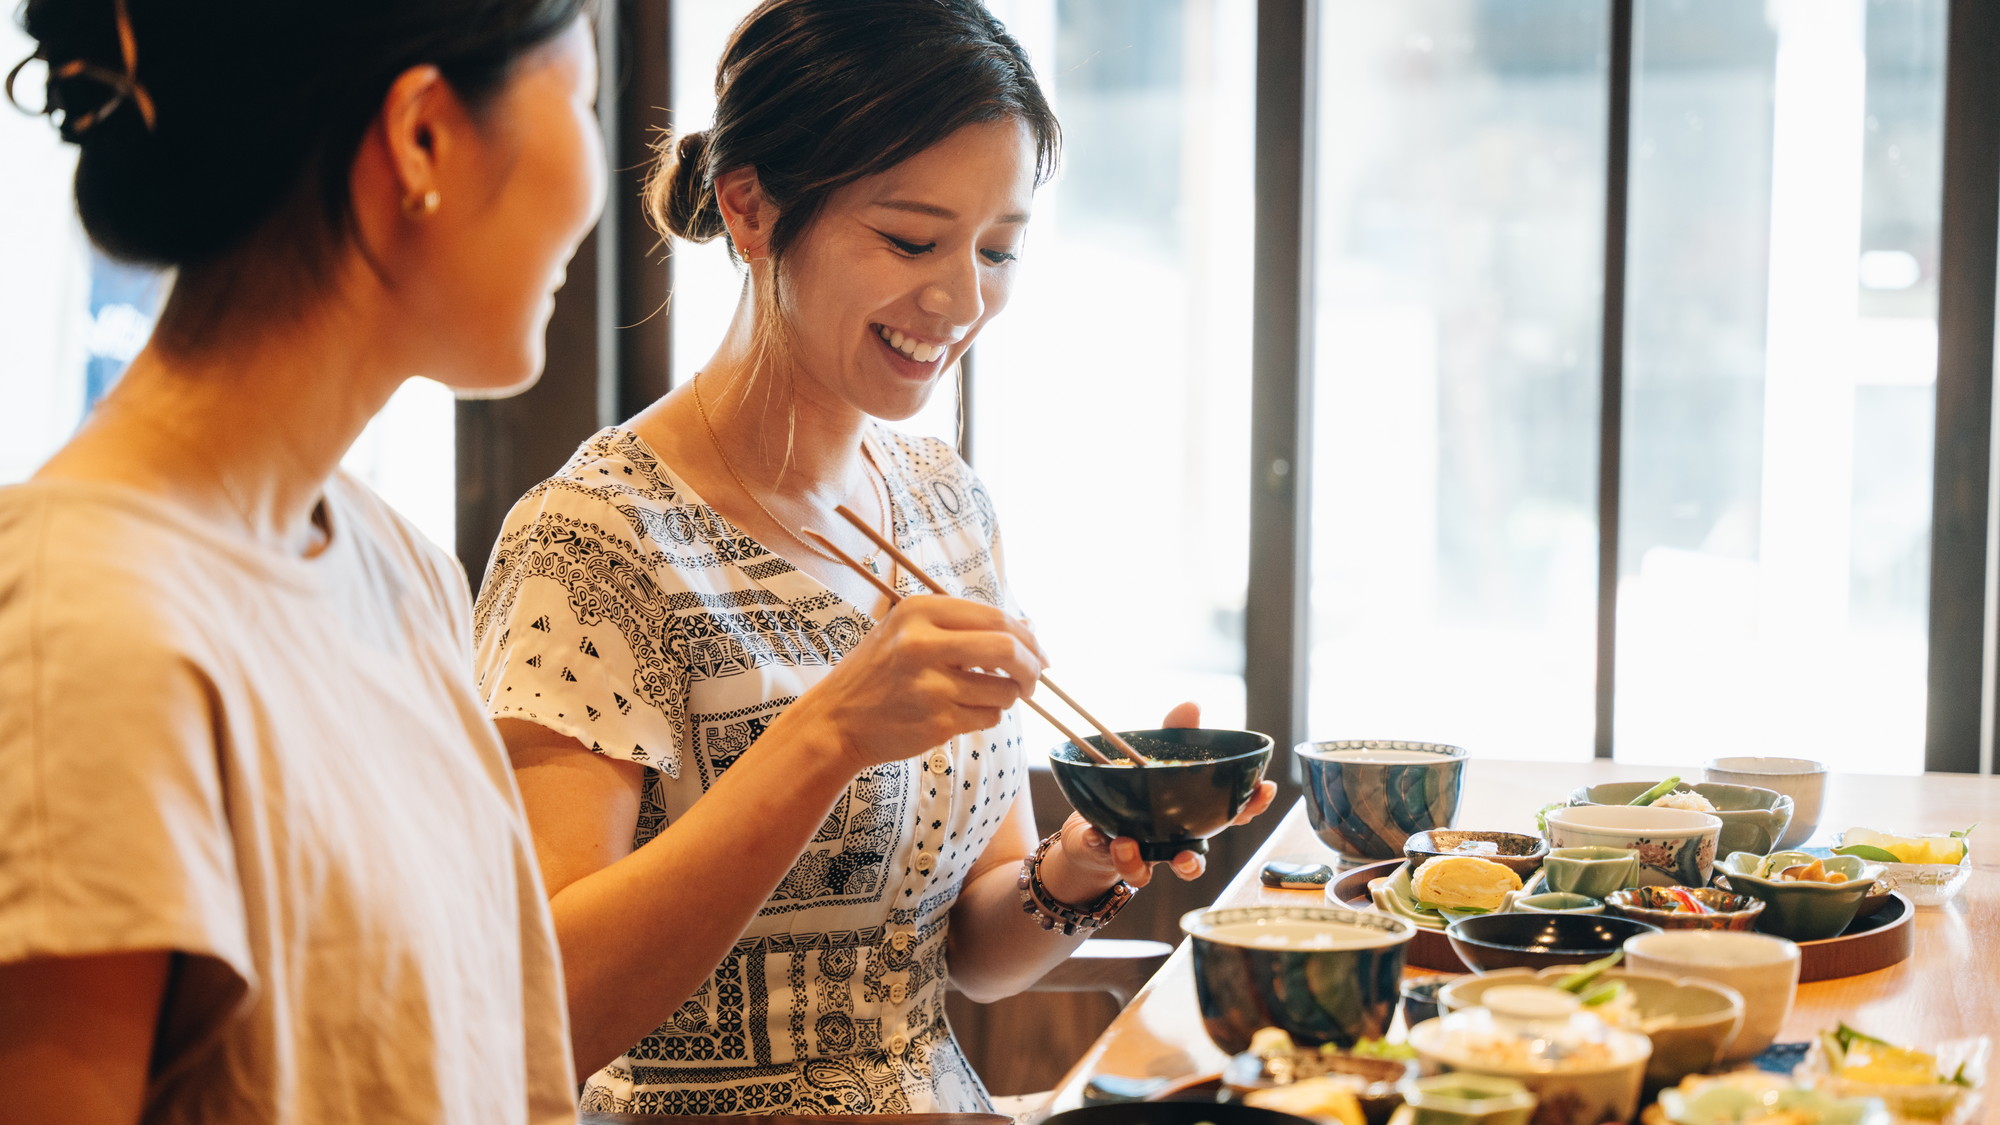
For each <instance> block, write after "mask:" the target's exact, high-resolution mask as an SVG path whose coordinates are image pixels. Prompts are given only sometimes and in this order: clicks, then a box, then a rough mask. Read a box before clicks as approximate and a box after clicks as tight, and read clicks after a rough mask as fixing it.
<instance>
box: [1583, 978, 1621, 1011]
mask: <svg viewBox="0 0 2000 1125" xmlns="http://www.w3.org/2000/svg"><path fill="white" fill-rule="evenodd" d="M1624 991H1625V982H1624V981H1622V980H1614V981H1606V982H1605V983H1603V984H1600V985H1598V986H1597V987H1596V988H1593V989H1591V990H1590V991H1588V992H1586V993H1584V994H1583V1006H1584V1007H1586V1008H1595V1007H1598V1006H1599V1005H1603V1004H1609V1003H1610V1002H1611V1001H1613V1000H1616V999H1618V997H1619V995H1620V994H1621V993H1623V992H1624Z"/></svg>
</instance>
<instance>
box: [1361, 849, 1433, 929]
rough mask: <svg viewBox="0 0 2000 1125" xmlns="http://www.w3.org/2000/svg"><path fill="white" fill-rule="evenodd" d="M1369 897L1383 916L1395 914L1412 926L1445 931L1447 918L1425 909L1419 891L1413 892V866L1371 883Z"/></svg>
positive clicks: (1369, 882) (1369, 883)
mask: <svg viewBox="0 0 2000 1125" xmlns="http://www.w3.org/2000/svg"><path fill="white" fill-rule="evenodd" d="M1368 898H1369V901H1371V902H1373V903H1374V904H1375V909H1377V910H1380V911H1381V912H1382V913H1384V914H1393V915H1395V916H1396V917H1398V918H1401V919H1403V920H1404V921H1406V922H1408V923H1410V924H1411V925H1413V926H1417V927H1420V928H1422V929H1426V930H1437V931H1440V932H1442V931H1443V930H1444V928H1445V925H1446V922H1447V919H1445V918H1444V917H1442V916H1441V915H1439V914H1438V912H1437V911H1435V910H1426V909H1424V908H1423V907H1421V906H1418V905H1417V896H1416V892H1415V891H1413V890H1411V889H1410V865H1409V864H1408V863H1407V862H1405V863H1403V864H1401V865H1400V866H1398V867H1397V868H1396V869H1395V870H1394V871H1391V872H1390V873H1389V874H1387V875H1385V876H1383V877H1382V878H1380V879H1370V880H1368Z"/></svg>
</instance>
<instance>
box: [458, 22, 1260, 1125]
mask: <svg viewBox="0 0 2000 1125" xmlns="http://www.w3.org/2000/svg"><path fill="white" fill-rule="evenodd" d="M716 90H717V106H716V116H715V122H714V124H713V126H711V127H710V128H709V129H707V130H702V131H699V132H695V133H691V134H689V135H687V136H684V137H682V138H680V139H679V140H678V142H677V144H676V145H675V146H674V147H673V148H672V149H671V150H670V151H669V152H668V153H667V154H666V156H665V159H664V161H663V163H662V165H661V167H660V169H659V170H658V174H657V177H656V183H655V190H654V192H653V195H652V199H651V203H652V204H653V211H654V217H655V220H656V223H657V225H658V226H659V227H660V228H661V229H662V230H663V231H667V232H671V233H672V234H675V235H678V236H681V237H684V238H689V239H693V240H698V241H706V240H709V239H714V238H719V237H726V238H727V240H728V245H729V247H730V249H731V250H732V251H733V252H734V254H735V255H736V256H737V257H738V258H739V259H740V260H741V261H742V262H743V263H744V264H745V270H746V274H747V277H746V279H745V280H746V283H745V285H744V288H743V293H742V297H741V299H740V302H739V304H738V306H737V311H736V316H735V319H734V321H733V322H732V323H731V324H730V325H729V326H728V327H727V330H726V331H724V332H722V334H721V335H722V339H721V343H720V346H719V347H718V349H717V351H716V353H715V355H714V356H713V358H711V359H710V361H709V362H708V363H707V364H706V365H705V366H704V367H703V368H702V370H701V372H700V373H699V375H697V376H696V377H694V378H693V379H691V380H690V381H689V382H688V383H687V385H685V386H682V387H681V388H679V389H677V390H676V391H674V392H673V393H671V394H669V395H667V396H666V397H665V398H663V399H661V400H660V401H659V402H657V403H655V404H654V405H652V406H651V407H649V408H647V409H646V410H643V411H641V412H640V413H639V415H638V416H637V417H635V418H633V419H632V420H631V421H630V422H629V423H627V424H626V425H624V426H617V427H612V428H610V429H607V430H606V431H604V432H603V433H600V434H599V435H597V436H596V437H594V438H592V439H591V440H590V441H589V442H587V443H586V444H585V445H584V447H583V448H582V449H580V450H579V451H578V452H577V454H576V456H575V457H574V458H572V459H571V461H570V463H569V464H568V465H567V466H566V467H565V468H564V469H563V470H562V472H560V473H558V474H557V475H556V476H554V477H552V478H550V479H549V480H548V481H546V482H544V483H543V484H541V485H539V486H537V487H536V488H535V489H534V490H533V491H532V492H530V493H529V494H528V495H527V496H526V497H525V498H523V499H522V501H521V502H520V503H519V504H517V505H516V506H515V508H514V510H513V512H512V513H511V514H510V515H509V517H508V519H507V522H506V525H505V528H504V529H503V531H502V535H501V539H500V542H499V544H498V545H497V546H496V548H495V552H494V556H493V563H492V567H491V569H490V570H489V572H488V575H487V578H486V581H485V583H484V585H483V587H482V591H481V594H480V601H479V604H478V606H477V608H476V611H475V621H476V627H477V631H478V638H479V643H478V661H479V668H480V676H481V681H480V683H481V688H482V690H483V691H484V694H485V697H486V699H487V702H488V704H489V706H490V707H491V708H492V710H493V713H494V714H495V715H496V716H499V717H500V719H501V730H502V733H503V734H504V735H505V737H506V738H507V741H508V745H509V749H510V750H511V751H512V754H513V758H514V764H515V767H516V769H517V770H518V771H519V777H520V782H521V788H522V794H523V797H524V799H525V801H526V803H527V807H528V813H529V817H530V821H531V823H532V825H533V827H534V831H535V844H536V850H537V852H538V854H539V856H540V859H541V863H542V869H543V874H544V877H545V878H546V879H547V881H548V884H549V888H550V890H551V892H552V893H553V895H554V900H553V901H554V906H555V917H556V926H557V932H558V934H559V936H560V939H561V942H562V947H563V957H564V965H565V972H566V976H567V982H568V984H567V987H568V993H569V1001H570V1018H571V1027H572V1032H573V1034H574V1038H575V1043H576V1062H577V1065H578V1070H579V1073H581V1074H586V1075H589V1077H588V1079H587V1081H586V1089H585V1095H584V1104H585V1108H587V1109H635V1110H642V1111H655V1110H660V1111H667V1112H677V1113H710V1114H727V1113H826V1112H848V1113H871V1114H881V1113H913V1112H928V1111H972V1110H983V1109H988V1108H990V1103H989V1100H988V1098H987V1096H986V1092H985V1090H984V1089H983V1088H982V1087H981V1085H980V1083H979V1079H978V1077H977V1075H975V1074H973V1073H972V1071H971V1069H970V1067H969V1066H968V1065H967V1064H966V1061H965V1058H964V1055H963V1054H962V1053H961V1052H960V1051H959V1050H958V1047H957V1045H956V1043H955V1041H954V1040H953V1039H952V1036H951V1033H950V1030H949V1028H948V1026H947V1025H946V1022H945V1018H944V992H945V985H946V981H947V979H949V980H950V981H952V982H953V983H955V984H957V985H958V986H959V987H960V988H961V989H962V990H963V991H964V992H965V993H966V994H968V995H970V996H972V997H974V998H979V999H987V998H993V997H998V996H1003V995H1006V994H1008V993H1011V992H1015V991H1018V990H1019V989H1021V988H1023V987H1026V986H1027V985H1029V984H1031V983H1032V982H1033V981H1034V980H1036V979H1037V978H1038V977H1039V976H1041V975H1042V974H1043V973H1044V972H1045V971H1047V970H1048V969H1049V968H1050V967H1051V966H1053V965H1055V964H1056V963H1057V962H1059V961H1060V960H1061V959H1062V958H1064V957H1065V956H1067V955H1068V954H1069V952H1070V951H1071V950H1072V949H1073V948H1074V947H1075V945H1076V943H1077V942H1078V941H1080V940H1081V938H1082V935H1083V933H1084V932H1087V930H1088V928H1089V927H1090V926H1091V925H1093V924H1095V923H1097V922H1100V921H1102V920H1103V919H1104V918H1105V917H1106V916H1107V915H1108V914H1109V913H1110V911H1111V910H1112V909H1114V908H1115V906H1116V905H1117V904H1118V903H1119V902H1121V901H1122V898H1123V895H1124V894H1125V893H1126V888H1125V887H1122V886H1121V885H1120V883H1121V879H1122V880H1123V881H1124V882H1125V883H1128V884H1132V885H1140V884H1144V883H1145V882H1146V880H1147V879H1148V877H1149V875H1150V874H1151V870H1150V866H1149V865H1148V864H1146V863H1144V862H1142V861H1141V860H1140V858H1139V856H1138V854H1137V847H1136V844H1135V842H1134V841H1132V840H1118V841H1108V840H1106V839H1104V838H1103V837H1102V836H1101V835H1099V834H1098V833H1097V832H1095V831H1094V830H1092V829H1090V828H1089V827H1088V826H1086V825H1085V824H1084V823H1083V822H1082V820H1081V819H1080V818H1074V817H1073V818H1071V819H1070V821H1069V823H1068V824H1066V825H1065V826H1064V827H1063V829H1062V830H1061V831H1060V832H1058V833H1056V834H1054V835H1052V836H1051V837H1049V839H1048V840H1047V841H1045V842H1043V843H1042V844H1040V845H1038V844H1037V842H1036V835H1037V833H1036V830H1035V823H1034V817H1033V813H1032V810H1031V809H1030V808H1029V806H1028V802H1027V801H1026V800H1024V799H1022V793H1023V790H1024V788H1025V786H1024V784H1023V783H1024V781H1025V778H1024V771H1025V769H1026V763H1027V761H1028V759H1029V757H1030V754H1031V752H1032V751H1038V750H1040V749H1042V748H1040V747H1024V746H1023V745H1022V737H1021V733H1020V730H1019V728H1018V726H1017V724H1016V722H1015V719H1014V707H1015V705H1016V704H1017V703H1018V702H1019V700H1020V699H1021V698H1022V697H1023V696H1025V695H1027V694H1028V693H1029V692H1031V691H1033V690H1034V685H1035V682H1036V678H1037V676H1038V674H1039V673H1040V672H1041V670H1042V667H1043V664H1044V662H1045V657H1044V655H1043V653H1042V651H1041V650H1040V648H1039V647H1038V646H1037V645H1036V643H1035V639H1034V637H1033V636H1032V635H1031V633H1030V632H1029V630H1028V628H1027V627H1026V626H1025V625H1024V624H1023V623H1022V621H1021V620H1020V618H1019V616H1018V613H1017V611H1016V610H1015V607H1014V606H1013V604H1012V600H1011V598H1010V597H1009V595H1008V591H1007V586H1006V575H1005V571H1004V567H1003V566H1002V562H1001V551H1000V538H999V533H998V526H997V522H996V520H995V518H994V513H993V508H992V505H991V504H990V503H989V502H988V499H987V494H986V491H985V489H984V487H983V486H981V485H980V483H979V481H978V479H977V478H976V477H974V476H973V475H972V473H971V471H970V470H969V468H968V467H967V466H966V465H965V464H964V463H963V462H962V461H960V460H959V459H958V457H957V456H956V455H955V454H954V453H953V452H952V451H951V450H950V449H949V448H948V447H946V446H944V445H943V444H942V443H939V442H936V441H926V440H918V439H914V438H910V437H907V436H903V435H900V434H897V433H896V432H895V431H894V430H892V429H890V428H889V427H888V426H887V425H885V424H884V422H892V421H896V420H899V419H904V418H908V417H910V416H911V415H912V414H915V413H916V412H917V410H918V409H919V408H920V407H921V406H922V405H923V404H924V402H925V400H926V399H927V398H928V397H929V396H930V395H931V394H932V393H933V392H934V391H935V390H936V388H937V386H938V384H939V382H940V381H941V380H942V379H943V378H945V377H946V375H945V373H946V372H948V371H950V370H951V368H952V366H953V364H955V363H956V362H957V360H958V359H959V357H960V356H962V355H963V354H964V352H965V350H966V348H967V347H968V346H970V345H971V343H972V341H973V340H974V338H975V337H976V336H977V335H978V334H979V332H980V330H981V328H983V327H984V326H985V324H986V323H987V322H988V321H990V320H991V319H992V318H993V317H994V316H996V315H998V314H999V312H1000V310H1001V309H1002V308H1003V307H1004V306H1005V304H1006V301H1007V297H1008V294H1009V292H1010V290H1011V289H1012V287H1013V284H1014V280H1015V275H1016V272H1017V264H1016V259H1017V258H1019V257H1021V256H1023V254H1024V250H1025V246H1026V243H1027V226H1028V219H1029V212H1030V211H1031V210H1032V209H1033V206H1034V192H1035V188H1036V186H1037V185H1038V184H1039V183H1040V182H1041V181H1042V180H1043V179H1045V178H1046V176H1047V175H1048V174H1049V173H1050V172H1051V171H1052V170H1053V166H1054V160H1055V149H1056V133H1057V128H1056V122H1055V118H1054V116H1053V115H1052V113H1051V112H1050V109H1049V106H1048V103H1047V102H1046V100H1045V99H1044V98H1043V96H1042V93H1041V90H1040V88H1039V86H1038V85H1037V83H1036V80H1035V76H1034V73H1033V71H1032V70H1031V69H1030V68H1029V66H1028V62H1027V59H1026V57H1025V55H1024V54H1023V52H1022V51H1021V48H1020V47H1019V46H1018V45H1017V44H1016V43H1015V42H1014V40H1013V39H1012V38H1011V37H1010V36H1009V35H1008V34H1007V32H1006V30H1005V29H1004V28H1002V27H1001V26H1000V24H999V23H998V21H996V20H994V19H993V17H992V16H991V15H990V14H989V13H987V11H986V10H985V9H984V8H983V7H982V6H981V5H980V4H979V3H977V0H771V2H768V3H765V4H763V5H761V6H759V8H758V9H757V10H756V11H755V12H753V13H751V14H750V16H748V17H747V18H746V19H745V20H744V22H743V24H742V25H741V26H740V27H739V28H738V29H737V31H736V33H735V35H734V36H733V37H732V39H731V41H730V43H729V46H728V48H727V49H726V50H725V52H724V55H723V58H722V61H721V63H720V65H719V66H718V68H717V73H716ZM717 327H718V328H720V327H721V326H717ZM1134 393H1143V391H1142V390H1140V389H1138V388H1135V390H1134ZM840 504H845V505H848V506H849V507H851V508H852V509H853V510H854V511H856V512H858V513H860V514H861V516H862V517H863V518H864V519H866V520H867V521H869V522H870V523H872V524H874V525H875V526H876V527H877V528H879V529H881V531H882V532H883V533H884V534H887V535H890V536H893V538H894V539H895V540H896V541H897V543H898V544H899V546H900V547H901V548H902V549H903V550H904V551H905V552H907V553H908V554H909V555H910V556H912V557H913V558H914V560H915V561H916V562H917V564H918V565H919V566H921V567H922V568H923V569H924V570H925V571H926V572H927V573H929V574H930V575H932V576H933V577H935V578H936V579H937V580H938V581H939V582H940V583H942V584H943V585H944V586H945V587H946V588H947V589H948V590H950V591H951V592H952V594H953V595H955V596H952V597H935V596H924V595H923V587H921V586H920V585H918V584H917V582H916V581H915V580H914V579H913V578H912V576H911V575H910V574H908V573H907V572H905V571H903V570H902V569H901V568H900V567H899V566H897V565H895V564H894V563H893V560H891V559H889V558H887V557H882V556H878V552H877V551H876V550H875V548H874V546H873V545H872V544H871V542H870V541H869V540H867V539H865V538H863V537H862V536H861V535H859V534H857V533H856V531H855V530H854V529H853V528H851V527H850V526H849V525H848V524H847V523H845V522H844V521H843V520H841V519H840V518H839V517H837V516H836V515H835V514H834V513H833V508H834V507H835V506H836V505H840ZM808 529H810V530H811V531H813V532H816V533H818V534H822V535H825V536H827V537H829V538H830V539H831V540H832V541H833V542H835V543H837V544H838V545H839V546H841V547H842V548H843V549H844V550H846V551H847V552H848V553H850V554H851V555H853V556H855V557H856V558H868V557H876V565H877V567H878V568H879V573H880V575H881V576H882V578H883V579H884V580H886V581H894V582H896V583H897V584H898V585H899V586H900V587H901V590H902V592H903V593H904V594H906V595H911V596H909V597H907V598H906V599H905V600H903V601H902V602H901V603H900V604H898V605H897V606H896V607H895V608H894V609H893V610H891V609H890V608H889V605H888V602H887V599H885V598H884V597H883V596H881V595H880V594H879V593H878V591H877V590H876V589H875V588H874V587H873V586H872V585H870V584H869V583H867V582H865V581H864V580H862V579H861V578H859V577H858V576H857V575H856V574H854V573H852V572H851V571H849V570H848V569H847V568H846V567H845V566H843V565H842V564H841V563H839V562H837V561H835V559H834V558H832V557H831V556H830V553H829V552H828V551H826V550H825V549H823V548H821V547H819V546H816V545H815V544H814V543H813V542H812V541H810V540H809V539H808V538H807V537H806V535H805V531H806V530H808ZM1114 569H1115V567H1114ZM1079 580H1080V581H1081V580H1088V577H1087V576H1084V575H1079ZM1106 596H1116V595H1115V592H1109V591H1108V592H1107V595H1106ZM1169 721H1170V722H1175V721H1177V722H1178V723H1180V724H1183V725H1192V724H1193V723H1194V721H1195V715H1194V714H1193V709H1192V708H1182V709H1180V710H1178V711H1177V713H1176V714H1175V715H1173V716H1172V717H1171V718H1170V720H1169ZM1269 800H1270V793H1269V790H1268V787H1267V790H1266V791H1265V792H1264V793H1262V794H1260V795H1259V796H1258V797H1257V798H1256V799H1255V800H1254V801H1253V802H1252V804H1251V807H1250V809H1249V810H1247V812H1249V813H1251V814H1254V812H1256V811H1258V810H1261V809H1262V808H1263V807H1264V806H1265V805H1266V804H1268V803H1269ZM1037 854H1039V860H1038V861H1037V862H1035V863H1032V864H1029V863H1026V862H1024V861H1027V860H1028V859H1029V857H1030V856H1034V855H1037ZM1201 862H1202V861H1201V859H1200V857H1198V856H1195V855H1192V854H1182V855H1181V856H1179V857H1178V858H1177V859H1176V860H1175V861H1174V863H1173V865H1172V869H1173V871H1174V872H1175V873H1176V874H1178V875H1181V876H1182V877H1193V876H1194V875H1195V874H1197V873H1198V872H1199V871H1200V869H1201ZM1024 887H1025V889H1026V891H1027V895H1026V900H1025V905H1027V906H1028V907H1029V908H1030V909H1031V910H1033V911H1034V912H1035V913H1033V914H1031V913H1027V912H1024V911H1023V906H1024V895H1023V888H1024ZM1036 915H1040V917H1039V918H1038V917H1037V916H1036ZM1058 918H1060V919H1062V920H1063V922H1064V928H1059V929H1055V930H1051V929H1048V928H1044V926H1043V925H1040V924H1038V922H1053V921H1054V920H1056V919H1058ZM1066 931H1067V932H1066Z"/></svg>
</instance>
